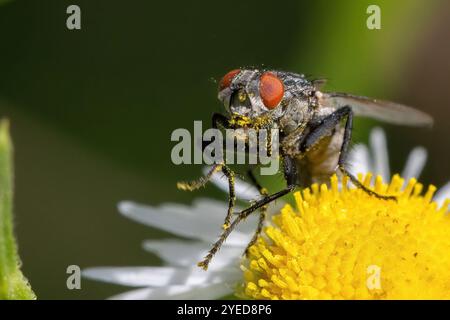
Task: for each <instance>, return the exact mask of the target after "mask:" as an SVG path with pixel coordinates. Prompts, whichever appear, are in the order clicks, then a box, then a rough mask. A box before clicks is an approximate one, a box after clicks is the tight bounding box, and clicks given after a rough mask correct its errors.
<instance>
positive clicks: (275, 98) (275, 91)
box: [259, 72, 284, 109]
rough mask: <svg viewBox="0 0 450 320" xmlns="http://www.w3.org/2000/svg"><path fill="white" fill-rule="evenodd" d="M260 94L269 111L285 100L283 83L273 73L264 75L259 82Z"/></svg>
mask: <svg viewBox="0 0 450 320" xmlns="http://www.w3.org/2000/svg"><path fill="white" fill-rule="evenodd" d="M259 94H260V96H261V99H262V101H263V103H264V105H265V106H266V107H267V108H268V109H274V108H275V107H276V106H277V105H278V104H279V103H280V101H281V99H283V95H284V86H283V82H281V80H280V79H279V78H278V77H277V76H276V75H274V74H273V73H271V72H266V73H264V74H263V75H262V76H261V78H260V80H259Z"/></svg>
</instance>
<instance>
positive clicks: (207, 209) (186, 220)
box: [119, 199, 256, 245]
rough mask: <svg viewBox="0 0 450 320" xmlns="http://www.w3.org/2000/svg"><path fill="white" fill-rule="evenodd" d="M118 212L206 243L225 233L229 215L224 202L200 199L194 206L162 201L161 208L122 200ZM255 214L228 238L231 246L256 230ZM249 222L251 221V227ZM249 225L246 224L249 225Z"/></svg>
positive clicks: (238, 243)
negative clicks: (227, 215)
mask: <svg viewBox="0 0 450 320" xmlns="http://www.w3.org/2000/svg"><path fill="white" fill-rule="evenodd" d="M236 210H239V208H237V209H236ZM119 211H120V212H121V213H122V214H123V215H124V216H126V217H128V218H130V219H132V220H135V221H138V222H140V223H143V224H146V225H149V226H152V227H156V228H160V229H163V230H166V231H169V232H171V233H173V234H176V235H179V236H183V237H187V238H193V239H200V240H203V241H205V242H208V243H210V242H213V241H215V240H216V239H217V238H218V236H219V235H220V233H221V232H222V225H223V221H224V218H225V215H226V211H227V209H226V206H225V205H224V204H223V203H222V202H218V201H214V200H210V199H199V200H196V201H194V203H193V204H192V206H187V205H181V204H171V203H168V204H163V205H161V206H159V207H151V206H144V205H139V204H136V203H133V202H127V201H125V202H121V203H119ZM255 219H256V216H251V217H249V218H248V219H247V220H246V221H243V222H242V223H241V225H239V226H238V227H237V230H235V231H233V232H232V233H231V235H230V236H229V237H228V239H227V240H226V243H227V244H229V245H241V244H242V243H248V241H249V239H250V238H251V233H250V232H249V233H247V232H243V230H254V227H253V228H252V227H251V226H253V225H255V223H256V221H255ZM247 224H250V226H248V225H247ZM246 225H247V226H246Z"/></svg>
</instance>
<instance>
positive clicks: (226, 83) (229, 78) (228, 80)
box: [219, 69, 241, 91]
mask: <svg viewBox="0 0 450 320" xmlns="http://www.w3.org/2000/svg"><path fill="white" fill-rule="evenodd" d="M239 72H241V69H234V70H231V71H230V72H228V73H227V74H226V75H224V76H223V78H222V80H220V82H219V91H222V90H223V89H225V88H228V87H229V86H230V84H231V81H233V79H234V77H235V76H236V75H237V74H238V73H239Z"/></svg>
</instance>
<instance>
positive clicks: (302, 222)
mask: <svg viewBox="0 0 450 320" xmlns="http://www.w3.org/2000/svg"><path fill="white" fill-rule="evenodd" d="M426 157H427V154H426V151H425V149H423V148H420V147H418V148H415V149H414V150H413V151H412V152H411V153H410V155H409V157H408V160H407V162H406V166H405V169H404V170H403V173H402V176H403V177H405V178H407V179H409V178H410V177H411V178H412V177H416V178H417V177H419V175H420V172H421V171H422V168H423V166H424V164H425V162H426ZM349 164H350V168H351V171H352V172H354V173H361V172H362V173H365V175H364V176H363V175H360V179H361V181H363V182H364V183H365V184H366V185H370V181H371V174H370V173H369V172H377V173H379V174H380V176H379V177H377V178H376V179H375V190H376V191H378V192H387V193H390V194H395V195H397V196H398V199H399V200H398V201H397V202H395V201H385V200H380V199H377V198H375V197H370V196H368V195H367V194H366V193H364V192H363V191H362V190H359V189H356V188H349V187H348V186H347V183H346V181H345V178H344V181H343V183H342V186H341V187H339V186H338V183H337V178H336V177H335V176H334V177H333V178H332V179H331V188H327V186H325V185H322V186H318V185H313V186H312V187H311V189H309V188H308V189H305V190H303V192H302V193H300V192H296V193H295V202H296V206H295V207H292V206H290V205H288V204H286V205H283V204H282V205H283V208H282V209H281V210H280V208H278V209H277V208H276V207H275V206H274V205H272V206H270V207H269V215H268V216H269V217H272V218H271V221H268V222H267V223H266V225H267V227H266V228H265V230H264V233H263V234H262V235H261V236H260V237H259V238H258V241H257V242H256V244H255V245H254V246H252V248H251V249H250V254H249V257H248V258H242V253H243V252H244V250H245V247H246V244H247V243H248V242H249V240H250V239H251V237H252V235H253V232H254V229H255V227H256V224H257V222H256V217H252V216H250V217H249V218H248V219H247V220H246V221H244V222H243V223H242V224H241V225H240V226H239V227H238V228H237V230H236V231H234V232H233V233H232V234H231V235H230V237H229V238H228V239H227V241H226V242H225V243H224V245H223V247H222V249H221V250H220V251H219V253H218V254H217V255H216V256H215V258H214V259H213V261H212V263H211V265H210V267H209V270H208V271H207V272H205V271H203V270H201V269H200V268H198V267H197V266H196V263H197V262H198V261H200V260H201V259H202V258H203V256H204V255H205V254H206V252H207V251H208V250H209V249H210V245H211V243H213V242H214V241H215V240H216V239H217V237H218V235H219V233H220V232H221V229H220V227H221V226H222V223H223V218H224V214H225V213H226V210H227V204H226V203H225V202H220V201H215V200H210V199H198V200H196V201H194V202H193V204H192V205H181V204H171V203H169V204H163V205H161V206H158V207H152V206H145V205H141V204H137V203H134V202H128V201H127V202H121V203H120V204H119V206H118V207H119V211H120V213H121V214H123V215H124V216H126V217H128V218H130V219H132V220H135V221H137V222H139V223H143V224H146V225H149V226H152V227H156V228H160V229H162V230H165V231H168V232H170V233H172V234H174V235H176V236H178V237H181V238H183V240H182V239H180V238H178V239H166V240H147V241H145V242H144V244H143V247H144V249H145V250H147V251H150V252H152V253H155V254H157V255H158V256H159V257H160V258H161V259H162V260H163V261H164V263H165V265H164V266H148V267H94V268H88V269H85V270H84V271H83V275H84V276H85V277H86V278H90V279H94V280H98V281H104V282H109V283H114V284H120V285H124V286H128V287H134V288H136V289H133V290H131V291H127V292H125V293H122V294H119V295H117V296H114V297H112V299H217V298H221V297H224V296H226V295H228V294H232V293H234V294H237V295H239V296H242V297H243V298H251V299H320V298H324V299H335V298H343V299H345V298H347V299H358V298H363V299H368V298H388V299H399V298H414V297H417V298H421V297H424V298H427V297H430V298H450V297H448V293H449V292H450V274H449V271H448V270H450V256H449V252H450V237H449V236H448V234H450V233H449V232H448V231H449V228H450V221H449V220H450V218H449V215H448V214H447V212H448V200H447V201H445V199H446V198H448V197H449V196H450V184H449V183H447V184H446V185H445V186H444V187H443V188H441V190H440V191H439V192H438V193H436V195H435V197H434V201H435V202H431V201H430V200H431V198H432V196H433V192H434V191H435V188H434V187H433V186H431V187H430V188H429V189H428V190H427V191H426V192H424V195H421V194H422V193H421V191H422V188H423V187H422V185H421V184H419V183H417V181H416V180H415V179H414V178H413V179H412V180H410V181H409V183H407V184H406V187H404V188H403V187H402V185H403V181H404V179H402V178H400V176H398V175H396V176H394V178H393V179H392V182H391V183H390V184H389V185H387V184H384V183H383V182H382V180H385V181H388V179H389V177H390V172H389V164H388V153H387V147H386V138H385V135H384V132H383V131H382V130H381V129H374V130H373V131H372V132H371V135H370V143H369V147H368V146H365V145H357V146H356V147H355V148H354V149H353V150H352V152H351V154H350V156H349ZM212 182H213V183H214V184H215V185H217V186H218V187H219V188H221V189H223V190H224V191H228V184H227V181H226V179H224V178H223V177H222V176H221V175H220V174H219V173H217V174H215V175H214V176H213V179H212ZM236 195H237V197H238V199H241V200H253V199H255V198H258V197H259V193H258V191H257V190H256V188H254V187H253V186H251V185H250V184H248V183H246V182H244V181H242V180H238V179H236ZM277 204H278V205H280V202H278V203H277ZM368 212H369V213H371V214H372V213H373V215H368V214H367V213H368ZM269 219H270V218H269ZM269 219H268V220H269ZM369 267H373V268H375V269H374V272H375V276H378V279H377V278H376V277H375V279H372V280H374V283H373V284H374V286H372V287H371V286H370V285H369V282H368V280H370V279H371V278H370V277H371V276H374V275H372V274H371V273H369V274H368V271H370V270H369V269H368V268H369ZM376 268H379V270H378V269H376ZM377 272H378V273H377ZM445 294H447V296H445Z"/></svg>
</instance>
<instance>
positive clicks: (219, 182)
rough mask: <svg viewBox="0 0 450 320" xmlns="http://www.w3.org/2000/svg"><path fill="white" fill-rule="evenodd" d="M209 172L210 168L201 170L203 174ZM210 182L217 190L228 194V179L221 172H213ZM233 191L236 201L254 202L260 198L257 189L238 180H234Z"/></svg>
mask: <svg viewBox="0 0 450 320" xmlns="http://www.w3.org/2000/svg"><path fill="white" fill-rule="evenodd" d="M209 170H210V168H208V167H206V168H204V169H203V173H204V174H207V173H208V172H209ZM211 182H212V183H213V184H214V185H215V186H216V187H218V188H219V189H221V190H223V191H225V192H226V193H228V191H229V189H228V179H227V177H226V176H225V175H224V174H223V173H222V172H220V171H218V172H214V173H213V175H212V176H211ZM234 190H235V192H236V197H237V198H238V199H242V200H254V199H258V198H260V197H261V195H260V193H259V191H258V189H257V188H255V187H254V186H253V185H251V184H249V183H247V182H245V181H244V180H242V179H239V178H235V185H234Z"/></svg>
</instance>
